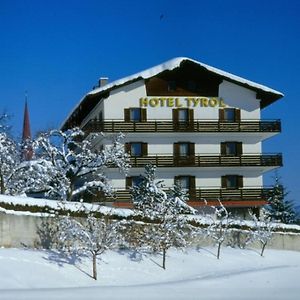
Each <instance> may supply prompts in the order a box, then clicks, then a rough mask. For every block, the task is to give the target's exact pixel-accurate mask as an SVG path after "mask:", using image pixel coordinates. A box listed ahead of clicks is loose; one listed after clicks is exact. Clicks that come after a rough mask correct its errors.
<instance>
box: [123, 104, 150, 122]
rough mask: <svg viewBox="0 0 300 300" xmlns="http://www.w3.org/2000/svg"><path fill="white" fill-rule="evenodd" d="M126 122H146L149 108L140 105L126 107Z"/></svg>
mask: <svg viewBox="0 0 300 300" xmlns="http://www.w3.org/2000/svg"><path fill="white" fill-rule="evenodd" d="M124 120H125V122H146V121H147V110H146V109H145V108H140V107H131V108H125V109H124Z"/></svg>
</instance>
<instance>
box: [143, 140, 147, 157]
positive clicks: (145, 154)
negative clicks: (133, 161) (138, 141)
mask: <svg viewBox="0 0 300 300" xmlns="http://www.w3.org/2000/svg"><path fill="white" fill-rule="evenodd" d="M147 155H148V144H147V143H142V156H147Z"/></svg>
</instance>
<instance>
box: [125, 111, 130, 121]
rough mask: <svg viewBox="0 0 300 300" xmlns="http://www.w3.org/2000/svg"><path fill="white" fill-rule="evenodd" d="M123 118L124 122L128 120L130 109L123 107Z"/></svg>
mask: <svg viewBox="0 0 300 300" xmlns="http://www.w3.org/2000/svg"><path fill="white" fill-rule="evenodd" d="M124 120H125V122H130V109H129V108H124Z"/></svg>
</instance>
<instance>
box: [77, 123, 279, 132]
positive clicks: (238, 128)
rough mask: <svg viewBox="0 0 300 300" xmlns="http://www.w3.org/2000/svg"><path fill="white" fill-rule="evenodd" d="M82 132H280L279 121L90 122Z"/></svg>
mask: <svg viewBox="0 0 300 300" xmlns="http://www.w3.org/2000/svg"><path fill="white" fill-rule="evenodd" d="M82 129H83V131H85V132H86V133H91V132H124V133H126V132H148V133H151V132H280V131H281V122H280V120H269V121H259V120H249V121H247V120H244V121H240V122H224V121H223V122H220V121H212V120H201V121H198V120H195V121H193V122H174V121H172V120H159V121H158V120H149V121H146V122H124V121H122V120H112V121H103V122H102V121H99V120H90V121H89V122H88V123H87V124H86V125H84V126H83V128H82Z"/></svg>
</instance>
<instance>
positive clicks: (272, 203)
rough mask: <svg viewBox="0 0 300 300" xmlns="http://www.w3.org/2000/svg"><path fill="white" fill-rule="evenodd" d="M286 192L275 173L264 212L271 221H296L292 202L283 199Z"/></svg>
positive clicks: (289, 222)
mask: <svg viewBox="0 0 300 300" xmlns="http://www.w3.org/2000/svg"><path fill="white" fill-rule="evenodd" d="M287 195H288V192H286V189H285V187H284V186H283V185H282V184H281V182H280V178H279V177H278V176H277V175H276V177H275V183H274V186H273V191H272V194H271V196H270V198H269V200H268V202H269V204H268V205H267V207H266V210H267V211H266V214H267V215H268V216H269V217H270V218H271V220H273V221H277V222H282V223H285V224H291V223H295V222H296V213H295V210H294V207H293V203H292V202H290V201H288V200H285V198H286V196H287Z"/></svg>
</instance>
